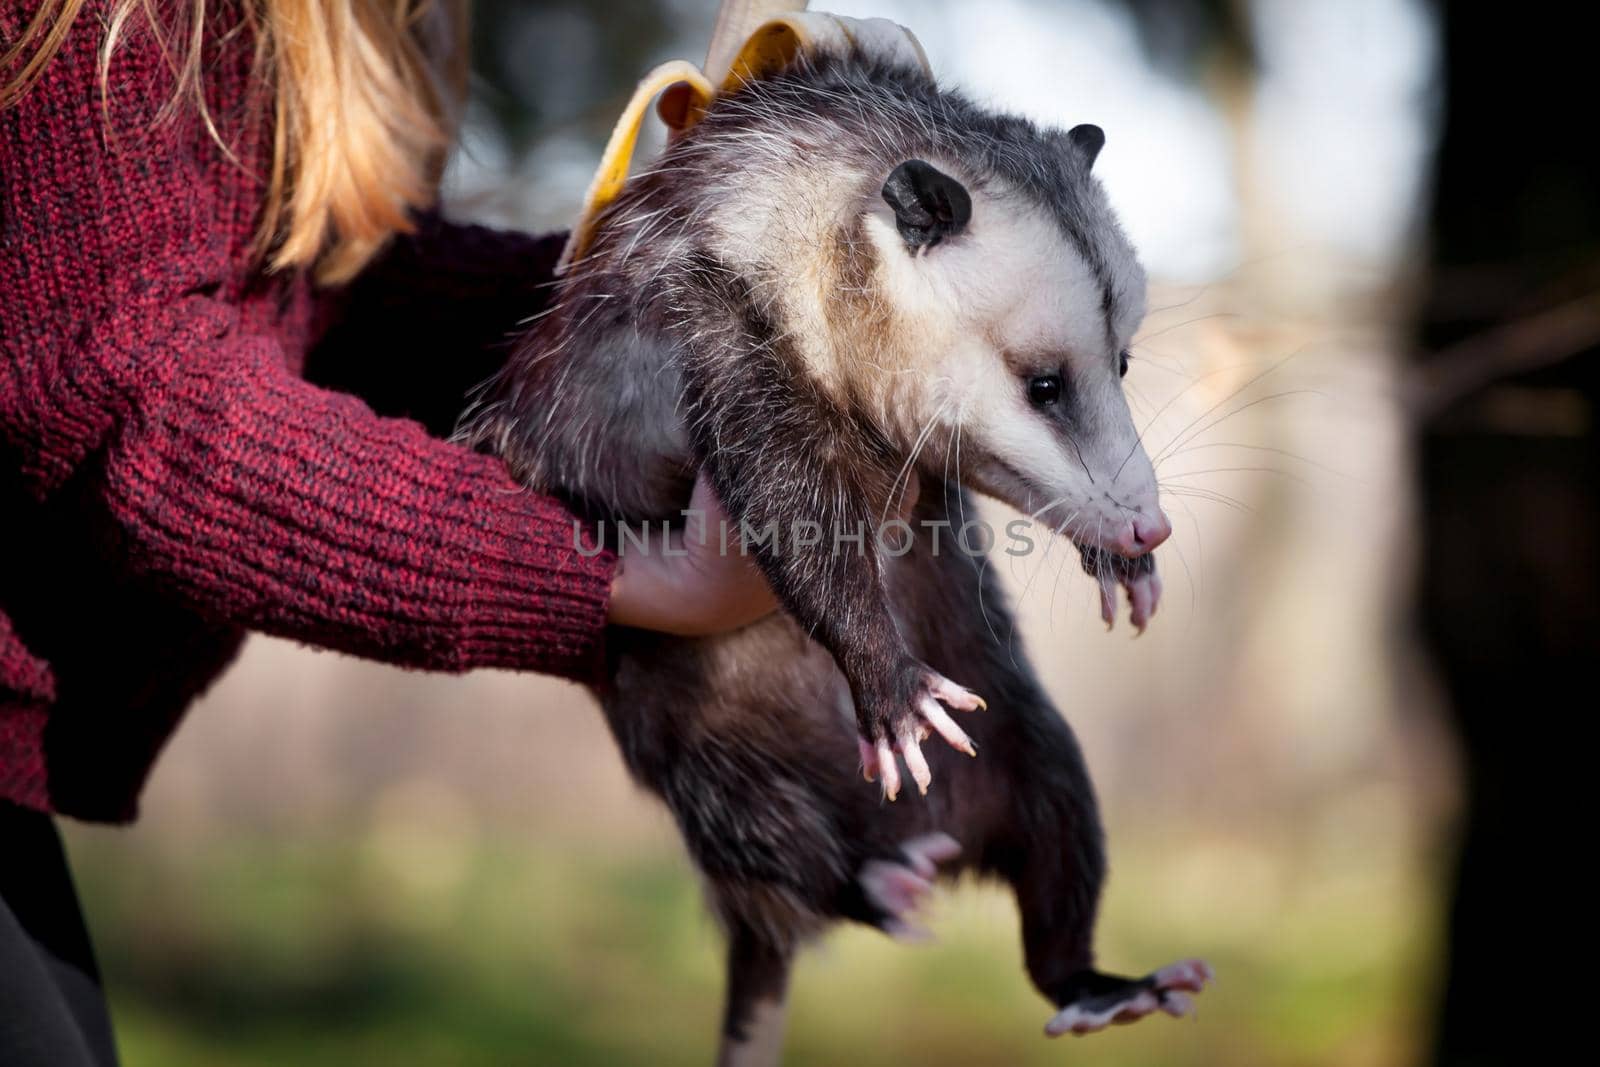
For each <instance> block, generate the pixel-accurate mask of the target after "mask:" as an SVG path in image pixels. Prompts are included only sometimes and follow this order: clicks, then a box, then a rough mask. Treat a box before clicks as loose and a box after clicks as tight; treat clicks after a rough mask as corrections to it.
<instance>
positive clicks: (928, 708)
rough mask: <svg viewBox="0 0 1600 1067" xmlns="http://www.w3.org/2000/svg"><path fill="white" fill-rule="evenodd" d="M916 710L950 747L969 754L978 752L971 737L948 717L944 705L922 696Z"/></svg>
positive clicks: (972, 754)
mask: <svg viewBox="0 0 1600 1067" xmlns="http://www.w3.org/2000/svg"><path fill="white" fill-rule="evenodd" d="M917 710H919V711H921V712H922V717H923V718H924V719H926V720H927V721H928V725H929V726H932V727H933V729H934V732H935V733H937V734H938V735H939V736H940V737H942V738H944V739H945V741H946V742H948V743H949V745H950V747H951V748H953V749H955V750H956V751H958V752H965V753H966V754H967V755H969V756H976V755H977V754H978V746H977V745H974V744H973V743H972V738H970V737H968V736H967V732H966V731H965V730H963V729H962V728H961V727H959V726H957V725H956V721H955V720H954V719H952V718H951V717H950V713H949V712H948V711H945V710H944V705H942V704H940V703H939V702H938V701H937V700H935V699H934V698H933V697H923V698H922V704H921V706H920V707H919V708H918V709H917Z"/></svg>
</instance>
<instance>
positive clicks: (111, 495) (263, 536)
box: [0, 26, 614, 679]
mask: <svg viewBox="0 0 1600 1067" xmlns="http://www.w3.org/2000/svg"><path fill="white" fill-rule="evenodd" d="M87 28H88V27H86V26H84V27H79V28H78V29H79V30H87ZM95 37H96V35H95V34H93V33H89V32H78V30H75V31H74V33H73V34H72V35H71V36H70V38H69V40H68V42H67V43H66V45H65V46H64V48H63V51H62V54H61V55H60V56H58V57H57V59H56V60H55V62H54V63H53V64H52V65H51V67H50V68H49V69H48V70H47V73H46V76H45V78H44V79H43V80H42V81H41V82H40V83H39V84H38V85H37V86H36V87H35V88H34V90H33V91H32V92H31V93H30V94H29V95H28V96H27V97H25V98H24V100H23V101H22V102H21V103H20V104H19V105H18V106H15V107H12V108H9V109H7V110H6V111H4V112H0V445H3V446H4V455H5V456H6V457H7V458H6V460H5V461H6V462H13V460H11V459H10V458H9V457H11V456H16V457H17V459H16V460H15V462H16V463H17V464H18V465H19V466H20V468H21V471H22V475H23V479H24V481H25V483H26V484H27V486H28V487H29V489H30V491H31V492H33V493H34V494H36V495H38V496H39V497H41V498H44V497H48V496H50V495H52V494H54V493H57V492H65V491H67V490H68V489H70V490H71V491H72V492H73V493H77V494H84V495H85V496H86V497H87V498H88V501H89V508H88V514H89V515H90V516H99V521H102V522H104V523H105V524H106V532H107V533H108V535H109V538H108V540H109V545H108V551H117V552H120V553H121V554H122V558H124V559H125V560H126V564H127V566H128V568H129V570H130V571H132V572H135V573H137V574H141V575H144V576H146V577H148V578H152V579H154V580H156V581H159V582H160V584H161V585H162V586H163V587H164V588H166V589H169V590H171V591H172V592H173V593H174V594H175V595H177V596H179V597H181V598H182V599H183V600H184V601H185V602H187V603H189V604H191V605H192V606H193V607H194V608H195V609H196V610H197V611H200V612H202V613H204V614H206V615H207V616H210V617H214V618H217V619H219V620H224V621H228V622H233V623H238V624H242V625H245V626H249V627H252V628H255V629H259V630H263V631H266V632H269V633H274V634H279V635H282V636H286V637H290V638H295V639H298V640H302V641H307V642H310V643H313V644H317V645H321V646H324V647H328V648H332V649H337V650H341V651H346V652H351V653H355V654H358V655H363V656H368V657H373V658H378V659H383V660H386V661H390V662H394V663H399V664H403V665H406V666H412V667H420V668H429V669H444V670H464V669H469V668H473V667H484V666H495V667H510V668H520V669H531V670H541V671H547V672H552V673H558V674H563V675H567V676H573V677H580V678H585V679H591V678H593V677H595V676H596V674H597V673H598V667H599V662H600V654H601V646H602V641H603V633H604V625H605V614H606V602H607V597H608V591H609V586H610V579H611V573H612V568H613V566H614V562H613V560H612V559H611V558H610V557H609V556H608V555H606V554H600V555H595V556H587V555H585V554H584V553H583V552H581V551H579V549H578V548H577V546H576V545H575V541H574V530H573V525H572V520H571V517H570V516H569V514H568V513H567V512H566V511H565V510H564V509H563V508H562V507H561V506H560V505H559V504H558V503H556V502H554V501H552V500H550V499H547V498H544V497H540V496H538V495H535V494H530V493H528V492H525V491H522V490H520V489H519V488H518V487H517V486H516V485H514V483H513V482H512V481H511V480H510V478H509V477H508V476H507V475H506V473H505V472H504V470H503V468H502V466H501V465H500V464H499V462H498V461H496V460H494V459H491V458H489V457H485V456H480V455H475V454H473V453H471V452H469V451H466V450H464V449H461V448H458V447H456V446H454V445H451V444H448V443H446V442H443V441H439V440H436V439H434V438H431V437H429V436H428V435H427V434H426V433H425V432H424V430H423V428H422V427H421V426H419V425H417V424H416V423H414V422H409V421H404V420H398V419H388V418H383V417H380V416H378V415H376V414H375V413H374V412H373V411H372V410H371V409H370V408H369V407H367V406H366V405H365V404H363V403H362V402H361V401H359V400H357V399H355V398H353V397H348V396H341V395H338V394H335V393H332V392H329V391H325V390H322V389H319V388H317V387H315V386H313V385H310V384H308V383H306V382H305V381H303V380H301V379H300V378H298V377H296V376H295V375H294V374H293V373H292V372H291V371H290V369H289V362H288V361H286V359H285V353H284V351H283V350H282V348H281V346H280V344H279V342H278V341H277V340H275V339H274V337H273V336H272V335H271V334H269V333H256V332H252V331H251V330H250V329H248V328H247V327H246V325H245V324H244V322H243V320H242V316H241V313H240V310H239V308H238V307H236V306H235V305H234V304H232V303H231V302H229V300H228V299H227V298H226V297H225V296H223V295H222V294H224V293H226V292H228V291H230V285H231V284H232V275H231V273H230V272H232V271H234V270H235V269H236V267H235V265H236V264H237V263H238V262H240V260H241V258H242V253H241V250H242V249H246V248H247V247H248V240H249V219H250V217H251V215H252V213H253V211H252V208H251V206H250V205H251V204H252V202H253V200H254V197H255V196H257V195H258V191H257V189H256V187H255V185H254V183H253V182H249V181H242V180H240V179H239V177H238V175H237V168H239V167H240V166H241V164H240V162H239V161H238V160H233V159H227V158H225V157H223V156H222V154H221V153H220V152H218V151H217V150H216V149H215V147H214V146H212V145H211V144H210V143H209V141H208V140H207V139H206V137H205V136H204V134H203V132H200V131H198V130H196V129H195V128H194V125H195V124H185V123H178V122H170V123H155V122H153V121H150V120H152V119H153V118H154V114H153V112H154V108H155V107H157V106H159V103H160V102H161V101H162V100H163V99H165V95H164V93H163V90H162V86H161V84H160V78H161V77H162V71H163V68H162V65H161V62H160V59H159V55H155V54H152V55H148V56H145V55H141V54H139V53H138V52H135V51H133V50H131V49H130V51H129V53H128V54H123V55H119V58H118V64H119V65H118V66H116V67H114V68H113V69H114V72H115V73H116V76H117V82H116V86H115V87H114V92H113V94H112V99H111V100H110V101H109V105H110V106H109V109H108V111H109V113H110V114H111V115H114V116H117V119H118V131H117V132H118V138H117V139H116V140H115V141H114V142H111V141H108V140H107V139H106V138H105V137H103V136H102V135H103V132H104V127H103V125H102V116H103V114H104V113H105V112H103V111H102V109H101V108H100V107H99V106H98V105H99V103H100V101H99V99H98V96H97V93H96V91H95V86H94V82H95V73H94V72H95V62H94V50H95V45H96V41H95V39H94V38H95ZM151 101H154V103H151ZM243 155H244V162H245V164H248V162H249V157H248V153H247V152H246V153H243ZM238 186H242V187H243V188H244V190H245V192H244V193H242V194H238V193H236V192H234V191H233V190H235V188H236V187H238ZM91 521H92V520H91Z"/></svg>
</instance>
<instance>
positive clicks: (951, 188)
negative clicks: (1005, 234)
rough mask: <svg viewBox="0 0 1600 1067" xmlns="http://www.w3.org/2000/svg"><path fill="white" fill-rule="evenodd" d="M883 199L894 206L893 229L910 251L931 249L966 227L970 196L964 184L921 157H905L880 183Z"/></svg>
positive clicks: (969, 214)
mask: <svg viewBox="0 0 1600 1067" xmlns="http://www.w3.org/2000/svg"><path fill="white" fill-rule="evenodd" d="M883 199H884V201H885V202H886V203H887V204H888V205H889V206H890V207H892V208H894V224H895V229H897V230H899V231H900V236H901V238H903V239H904V240H905V242H906V244H907V245H909V246H910V247H911V249H912V251H916V250H918V249H921V248H932V247H933V246H934V245H936V244H938V243H939V242H940V241H942V240H944V239H945V238H946V237H950V236H952V235H954V234H958V233H960V232H961V231H962V230H964V229H966V226H967V223H968V222H969V221H970V220H971V219H972V197H971V196H969V195H968V194H967V190H966V187H965V186H963V185H962V184H961V183H960V182H958V181H956V180H955V179H954V178H952V177H950V175H948V174H946V173H945V172H944V171H942V170H940V169H939V168H937V167H935V166H933V165H932V164H931V163H925V162H923V161H922V160H920V159H908V160H906V161H905V162H904V163H902V164H900V165H899V166H898V167H896V168H895V169H894V173H892V174H890V175H889V180H888V181H886V182H884V183H883Z"/></svg>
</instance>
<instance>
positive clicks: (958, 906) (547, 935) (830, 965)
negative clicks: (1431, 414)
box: [73, 833, 1434, 1067]
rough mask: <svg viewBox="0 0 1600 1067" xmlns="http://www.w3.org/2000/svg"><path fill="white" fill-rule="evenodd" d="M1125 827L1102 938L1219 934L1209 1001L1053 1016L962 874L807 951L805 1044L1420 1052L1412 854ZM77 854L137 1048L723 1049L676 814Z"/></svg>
mask: <svg viewBox="0 0 1600 1067" xmlns="http://www.w3.org/2000/svg"><path fill="white" fill-rule="evenodd" d="M1117 844H1118V853H1119V864H1118V868H1117V871H1116V874H1115V876H1114V882H1113V886H1112V891H1111V892H1110V894H1109V895H1108V899H1107V907H1106V912H1105V917H1104V921H1103V923H1102V927H1101V939H1100V941H1101V955H1102V958H1103V960H1104V962H1105V963H1106V965H1107V966H1109V967H1113V968H1126V969H1132V968H1135V967H1143V966H1149V965H1154V964H1158V963H1161V962H1165V961H1166V960H1167V959H1169V958H1172V957H1174V956H1177V955H1184V954H1191V953H1192V954H1205V955H1208V956H1209V957H1210V958H1211V959H1212V961H1213V963H1215V964H1216V965H1217V968H1218V971H1219V974H1220V981H1219V982H1218V984H1217V985H1216V987H1215V988H1214V989H1212V990H1211V991H1208V992H1207V993H1206V994H1205V995H1204V997H1203V998H1201V1001H1200V1009H1201V1010H1200V1018H1199V1021H1198V1022H1183V1023H1177V1022H1173V1021H1170V1020H1167V1019H1164V1018H1162V1019H1156V1020H1152V1021H1150V1022H1147V1023H1144V1024H1142V1025H1140V1026H1136V1027H1130V1028H1126V1029H1118V1030H1114V1031H1112V1032H1109V1033H1105V1034H1101V1035H1097V1036H1095V1037H1092V1038H1087V1039H1081V1040H1073V1039H1067V1040H1066V1041H1065V1042H1048V1041H1045V1040H1044V1039H1043V1038H1041V1037H1040V1036H1039V1033H1040V1027H1041V1026H1042V1024H1043V1022H1044V1020H1045V1018H1046V1017H1047V1015H1048V1010H1047V1008H1046V1005H1045V1004H1044V1003H1043V1001H1042V1000H1040V998H1038V996H1037V995H1036V994H1035V993H1034V992H1033V991H1032V989H1031V988H1030V987H1029V986H1028V984H1027V982H1026V979H1025V977H1024V975H1023V973H1022V969H1021V966H1020V962H1019V955H1020V952H1019V947H1018V933H1017V922H1016V917H1015V913H1014V909H1013V907H1012V905H1011V902H1010V899H1009V897H1007V896H1006V895H1005V894H1003V893H1002V892H1000V891H999V890H998V889H993V888H984V887H977V886H973V885H963V886H962V887H960V888H959V889H957V890H956V891H954V892H953V893H950V894H947V895H946V897H945V898H944V900H943V901H942V902H941V904H940V905H939V907H938V909H937V910H938V914H937V916H936V917H935V928H936V930H937V932H938V934H939V941H938V942H937V943H936V944H934V945H932V946H925V947H906V946H900V945H895V944H893V943H891V942H888V941H887V940H886V939H884V938H882V937H880V936H878V935H876V934H874V933H872V932H870V931H864V930H858V929H841V930H840V931H838V932H836V933H835V934H833V935H832V936H830V937H829V938H828V939H827V940H826V941H825V942H824V943H823V944H822V945H820V946H818V947H817V948H816V949H814V950H813V951H812V952H810V953H808V954H807V955H806V956H805V957H804V959H803V962H802V963H801V965H800V969H799V972H798V976H797V979H796V983H795V989H794V998H793V1002H794V1007H793V1014H792V1016H791V1021H790V1037H789V1042H788V1050H789V1062H790V1063H793V1064H816V1065H823V1064H828V1065H832V1064H840V1063H850V1064H857V1065H862V1067H868V1065H875V1064H901V1063H914V1064H918V1065H919V1067H938V1065H944V1064H950V1065H957V1064H960V1065H979V1064H1015V1065H1027V1064H1059V1063H1062V1062H1080V1063H1081V1062H1092V1063H1094V1064H1096V1065H1105V1067H1123V1065H1127V1067H1132V1065H1140V1067H1144V1065H1149V1064H1158V1063H1159V1064H1164V1065H1173V1067H1200V1065H1217V1067H1223V1065H1226V1067H1250V1065H1254V1064H1261V1065H1271V1067H1298V1065H1302V1064H1304V1065H1310V1064H1337V1065H1339V1067H1358V1065H1363V1064H1373V1065H1387V1064H1402V1063H1409V1062H1411V1061H1412V1059H1413V1058H1414V1052H1415V1050H1416V1049H1417V1047H1418V1046H1419V1043H1420V1041H1421V1040H1424V1039H1425V1029H1424V1026H1425V1023H1426V1021H1427V1011H1428V1004H1427V1002H1426V995H1425V994H1426V989H1427V980H1426V979H1427V975H1426V970H1425V965H1426V961H1427V959H1428V955H1429V952H1430V950H1431V948H1432V935H1431V931H1432V929H1433V926H1434V915H1433V912H1432V906H1431V902H1430V901H1429V900H1427V899H1426V897H1424V896H1423V894H1421V893H1420V892H1419V888H1418V885H1417V884H1416V880H1415V878H1414V877H1413V876H1411V875H1408V874H1407V873H1406V872H1404V871H1401V870H1393V869H1391V870H1385V869H1381V868H1380V869H1376V870H1361V869H1358V870H1356V871H1353V872H1346V873H1342V874H1341V873H1338V872H1335V873H1334V874H1333V875H1332V876H1329V875H1328V874H1327V872H1319V874H1318V877H1316V878H1310V877H1305V876H1303V875H1297V874H1295V873H1294V872H1278V873H1277V874H1274V875H1272V876H1271V877H1263V876H1262V874H1261V870H1260V869H1256V870H1255V871H1254V873H1252V868H1251V865H1250V864H1248V863H1237V864H1234V863H1221V864H1218V863H1215V862H1208V861H1207V859H1206V857H1208V856H1215V855H1217V854H1219V850H1220V854H1222V855H1227V854H1228V852H1227V849H1228V843H1227V842H1212V843H1208V844H1207V845H1205V846H1202V845H1198V844H1196V845H1191V846H1187V847H1186V848H1185V849H1177V850H1175V849H1173V848H1172V847H1170V844H1168V843H1163V842H1161V841H1159V840H1158V839H1156V838H1155V837H1153V836H1149V835H1147V837H1146V838H1143V839H1141V838H1139V837H1138V836H1134V837H1132V838H1131V839H1119V840H1118V842H1117ZM1207 849H1210V851H1207ZM73 853H74V859H75V864H76V866H77V869H78V875H79V882H80V887H81V889H82V891H83V893H84V896H85V900H86V906H87V908H88V910H89V914H90V918H91V923H92V925H93V927H94V933H95V937H96V942H97V944H98V946H99V952H100V956H101V963H102V966H103V968H104V970H105V971H106V974H107V980H108V984H109V987H110V991H111V999H112V1006H113V1011H114V1014H115V1018H116V1024H117V1028H118V1033H119V1037H120V1040H121V1044H122V1048H123V1053H124V1058H125V1062H126V1064H127V1065H128V1067H189V1065H194V1067H256V1065H266V1064H274V1065H277V1064H288V1063H292V1064H296V1065H301V1067H317V1065H322V1064H329V1065H332V1064H340V1065H348V1064H369V1063H370V1064H396V1063H398V1064H409V1065H422V1067H427V1065H433V1064H438V1065H441V1067H443V1065H451V1067H473V1065H479V1064H513V1063H519V1064H520V1063H539V1064H545V1063H548V1064H563V1065H567V1064H570V1065H583V1064H633V1063H639V1064H652V1065H662V1067H670V1065H674V1064H703V1063H706V1062H709V1059H710V1049H711V1047H712V1043H713V1041H714V1036H715V1029H716V1025H717V1017H718V1013H719V998H720V993H721V961H720V956H719V948H718V941H717V935H716V931H715V928H714V926H713V924H712V923H711V921H710V920H709V919H708V918H707V917H706V915H705V913H704V911H703V910H702V908H701V906H700V902H699V897H698V891H697V888H696V886H695V883H694V880H693V878H692V876H691V874H690V872H689V870H688V867H687V864H686V863H685V862H684V861H683V860H682V859H681V858H680V857H679V855H678V854H677V851H676V846H675V844H674V843H673V842H671V841H666V840H664V841H662V842H660V843H659V845H655V846H652V847H650V848H648V849H645V850H642V851H637V852H633V853H629V852H625V851H622V850H621V849H620V847H619V846H617V845H616V844H610V845H607V846H604V847H602V846H601V845H594V846H588V845H585V844H583V843H577V844H574V843H570V842H569V843H563V844H560V845H557V844H553V843H552V844H543V845H541V844H529V843H527V842H526V841H518V842H516V843H513V842H511V841H510V840H509V839H508V840H495V839H487V840H484V839H480V841H479V843H478V844H476V845H473V846H470V847H467V848H465V849H463V848H462V847H459V846H457V845H454V844H452V843H451V842H448V841H445V840H430V839H429V838H428V837H427V835H426V834H418V835H413V836H412V837H405V836H402V837H401V838H399V839H397V840H391V841H382V840H379V841H374V840H372V839H371V838H370V837H368V838H362V837H360V836H356V835H339V834H333V833H329V834H328V835H327V836H326V837H324V838H322V839H306V838H305V837H303V836H302V837H299V838H296V839H294V840H283V839H280V838H274V837H261V838H250V837H242V836H241V837H235V838H232V839H230V840H229V841H228V842H227V843H226V844H221V845H218V844H207V845H205V846H204V847H201V846H198V845H193V846H187V847H178V846H176V845H170V844H169V845H167V846H166V847H162V848H159V849H157V848H151V847H150V846H149V844H148V842H144V841H141V840H137V839H135V838H133V837H131V836H130V835H116V834H102V833H91V834H82V835H78V834H75V835H74V840H73ZM1419 994H1420V995H1419Z"/></svg>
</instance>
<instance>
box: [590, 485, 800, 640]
mask: <svg viewBox="0 0 1600 1067" xmlns="http://www.w3.org/2000/svg"><path fill="white" fill-rule="evenodd" d="M689 510H690V511H691V512H695V513H698V514H697V515H694V516H691V518H690V520H689V522H688V523H687V524H686V525H685V527H684V528H683V529H682V530H675V531H673V532H672V534H671V535H670V537H669V539H668V542H667V547H666V548H665V549H664V550H661V551H651V552H647V553H634V554H632V555H625V556H623V557H621V558H620V559H619V560H618V561H617V571H616V576H615V577H614V578H612V580H611V604H610V609H609V611H610V619H611V621H612V622H614V623H617V624H618V625H621V626H637V627H639V628H640V629H644V630H660V631H661V632H663V633H669V634H677V635H679V636H682V637H705V636H707V635H710V634H717V633H722V632H724V631H727V630H736V629H738V628H739V627H741V626H747V625H749V624H750V623H752V622H755V621H756V620H757V619H761V618H764V617H765V616H767V615H768V614H770V613H771V612H772V611H773V610H774V609H776V608H777V606H778V601H777V599H776V598H775V597H774V596H773V595H772V590H771V588H770V587H769V586H768V585H767V580H766V578H765V577H764V576H763V575H762V573H761V569H760V568H759V567H758V566H756V561H755V557H754V556H748V555H743V554H741V553H740V552H738V551H736V550H735V548H733V547H731V546H732V545H736V544H737V542H736V541H732V540H731V539H730V547H729V548H728V550H727V551H723V549H722V545H721V538H720V536H719V533H718V531H720V530H721V529H723V525H722V524H723V523H724V522H725V521H727V518H728V516H727V512H725V511H723V510H722V504H721V502H720V501H718V500H717V496H716V493H715V492H714V491H713V490H712V488H711V483H710V482H708V481H707V480H706V477H705V474H704V473H702V474H700V475H699V476H698V477H696V478H695V482H694V493H693V495H692V496H691V497H690V500H689Z"/></svg>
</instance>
